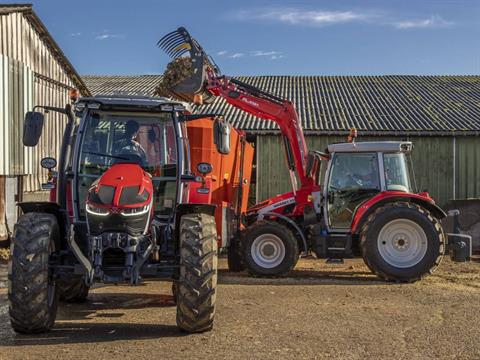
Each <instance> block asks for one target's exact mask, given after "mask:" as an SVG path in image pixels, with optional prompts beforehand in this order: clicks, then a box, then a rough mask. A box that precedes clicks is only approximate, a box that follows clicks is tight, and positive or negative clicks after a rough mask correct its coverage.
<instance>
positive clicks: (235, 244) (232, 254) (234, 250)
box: [227, 238, 246, 272]
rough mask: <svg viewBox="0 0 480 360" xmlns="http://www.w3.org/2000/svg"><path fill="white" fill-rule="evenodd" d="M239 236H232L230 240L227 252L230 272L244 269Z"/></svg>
mask: <svg viewBox="0 0 480 360" xmlns="http://www.w3.org/2000/svg"><path fill="white" fill-rule="evenodd" d="M240 241H241V240H240V239H239V238H234V239H232V240H231V241H230V245H229V246H228V253H227V262H228V270H229V271H232V272H239V271H243V270H245V269H246V266H245V260H244V257H243V255H244V251H243V249H242V244H241V243H240Z"/></svg>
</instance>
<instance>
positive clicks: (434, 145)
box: [256, 135, 480, 204]
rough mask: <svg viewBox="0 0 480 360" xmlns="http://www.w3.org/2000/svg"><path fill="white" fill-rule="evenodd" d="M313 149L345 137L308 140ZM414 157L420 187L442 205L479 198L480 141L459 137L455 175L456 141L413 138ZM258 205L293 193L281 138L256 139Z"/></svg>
mask: <svg viewBox="0 0 480 360" xmlns="http://www.w3.org/2000/svg"><path fill="white" fill-rule="evenodd" d="M361 139H362V140H366V141H368V140H377V141H378V140H405V139H406V138H405V137H403V138H402V137H362V138H361ZM306 140H307V144H308V147H309V148H310V149H318V150H324V149H325V147H326V146H327V144H328V143H332V142H339V141H344V140H345V138H344V137H336V136H330V137H327V136H307V137H306ZM409 140H411V141H412V142H413V144H414V150H413V153H412V158H413V163H414V171H415V177H416V180H417V187H418V189H420V190H424V189H426V190H428V191H429V193H430V194H431V195H432V196H433V197H434V198H435V199H436V200H437V202H438V203H439V204H445V203H446V202H447V201H448V200H449V199H452V198H453V188H454V183H453V180H454V172H455V173H456V176H455V178H456V184H455V188H456V198H459V199H461V198H467V197H480V143H479V140H480V138H478V137H456V139H455V143H456V146H455V150H456V151H455V153H456V155H455V157H456V162H455V163H456V164H455V171H454V164H453V159H454V155H453V146H454V138H453V137H412V138H410V139H409ZM256 151H257V154H256V156H257V170H256V172H257V178H256V181H257V189H256V191H257V201H262V200H265V199H267V198H269V197H271V196H274V195H277V194H281V193H283V192H287V191H290V190H291V185H290V178H289V176H288V172H287V170H286V164H285V155H284V151H283V144H282V143H281V138H280V136H275V135H262V136H257V141H256Z"/></svg>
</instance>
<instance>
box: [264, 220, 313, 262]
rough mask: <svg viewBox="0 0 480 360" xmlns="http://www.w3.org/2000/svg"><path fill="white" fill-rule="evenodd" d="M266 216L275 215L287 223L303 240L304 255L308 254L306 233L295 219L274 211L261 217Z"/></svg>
mask: <svg viewBox="0 0 480 360" xmlns="http://www.w3.org/2000/svg"><path fill="white" fill-rule="evenodd" d="M265 216H266V217H269V216H272V217H273V216H274V217H277V218H279V219H281V221H282V222H284V224H285V225H287V227H289V228H290V229H291V230H293V232H294V233H296V234H298V236H299V237H300V239H301V240H302V244H303V254H304V255H307V254H308V245H307V239H306V238H305V234H304V233H303V231H302V229H300V227H299V226H298V224H297V223H296V222H295V221H293V220H292V219H290V218H289V217H287V216H285V215H282V214H277V213H274V212H267V213H264V214H262V218H261V219H263V218H264V217H265ZM261 219H260V218H259V219H258V220H261Z"/></svg>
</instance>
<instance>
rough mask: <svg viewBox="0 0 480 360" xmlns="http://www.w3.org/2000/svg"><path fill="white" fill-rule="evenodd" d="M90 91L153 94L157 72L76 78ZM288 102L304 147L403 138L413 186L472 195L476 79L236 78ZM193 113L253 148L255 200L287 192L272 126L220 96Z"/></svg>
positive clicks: (478, 139) (479, 168)
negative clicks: (214, 120) (409, 147)
mask: <svg viewBox="0 0 480 360" xmlns="http://www.w3.org/2000/svg"><path fill="white" fill-rule="evenodd" d="M83 79H84V81H85V83H86V84H87V86H88V88H89V89H90V90H91V91H92V93H94V94H115V93H122V94H126V93H129V94H138V93H147V94H150V95H151V94H153V92H154V88H155V86H156V85H157V84H158V83H159V81H160V76H158V75H143V76H84V77H83ZM239 80H241V81H244V82H247V83H249V84H252V85H254V86H257V87H259V88H261V89H263V90H265V91H268V92H271V93H273V94H276V95H277V96H281V97H284V98H287V99H291V100H293V101H294V102H295V105H296V107H297V110H298V113H299V116H300V119H301V120H302V124H303V129H304V132H305V135H306V139H307V144H308V146H309V148H310V149H318V150H324V149H325V147H326V145H327V144H328V143H332V142H339V141H345V139H346V136H347V134H348V130H349V129H350V128H352V127H355V128H357V129H358V131H359V139H358V141H361V140H362V139H363V140H372V139H375V140H394V139H399V140H406V139H408V140H411V141H413V143H414V151H413V156H412V157H413V162H414V171H415V176H416V179H417V187H418V189H419V190H428V191H429V192H430V194H431V195H433V196H434V198H435V199H437V201H438V202H439V203H440V204H441V205H443V204H445V203H446V202H447V201H448V200H450V199H465V198H472V197H476V198H478V197H480V76H258V77H239ZM196 111H197V112H208V113H220V114H224V115H225V117H226V118H228V119H229V120H230V121H231V122H232V123H233V124H234V126H235V127H237V128H240V129H243V130H245V131H246V132H247V133H249V134H250V138H251V140H252V141H254V143H255V148H256V156H255V157H256V179H252V182H256V186H255V188H256V189H255V194H256V199H254V200H256V201H261V200H264V199H266V198H268V197H270V196H272V195H276V194H279V193H282V192H286V191H289V190H290V189H291V185H290V178H289V176H288V172H287V168H286V165H285V156H284V151H283V148H282V147H283V145H282V140H281V138H280V136H278V134H279V132H278V130H277V127H276V126H275V124H274V123H272V122H269V121H264V120H261V119H258V118H255V117H253V116H251V115H248V114H246V113H243V112H241V111H240V110H238V109H236V108H233V107H231V106H230V105H228V104H227V103H226V102H225V101H223V100H222V99H216V100H215V102H214V103H213V104H211V105H207V106H203V107H199V108H197V109H196Z"/></svg>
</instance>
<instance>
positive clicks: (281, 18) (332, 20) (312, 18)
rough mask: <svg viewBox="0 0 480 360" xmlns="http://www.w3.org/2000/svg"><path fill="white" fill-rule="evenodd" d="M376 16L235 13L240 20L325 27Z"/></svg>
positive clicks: (311, 12) (289, 10)
mask: <svg viewBox="0 0 480 360" xmlns="http://www.w3.org/2000/svg"><path fill="white" fill-rule="evenodd" d="M375 16H376V15H375V14H374V13H367V12H363V13H362V12H357V11H353V10H348V11H325V10H300V9H294V8H283V9H282V8H278V9H267V10H265V9H264V10H260V9H257V10H251V11H250V10H249V11H246V10H241V11H237V12H236V13H235V17H236V18H238V19H240V20H252V19H253V20H271V21H277V22H282V23H287V24H290V25H298V24H303V25H313V26H325V25H333V24H338V23H347V22H352V21H367V20H369V19H372V18H373V17H375Z"/></svg>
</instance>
